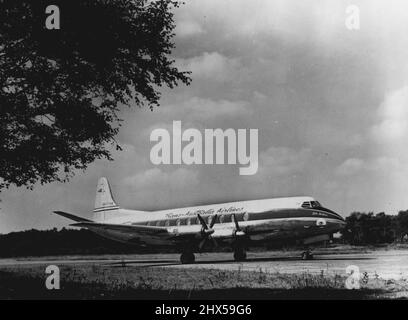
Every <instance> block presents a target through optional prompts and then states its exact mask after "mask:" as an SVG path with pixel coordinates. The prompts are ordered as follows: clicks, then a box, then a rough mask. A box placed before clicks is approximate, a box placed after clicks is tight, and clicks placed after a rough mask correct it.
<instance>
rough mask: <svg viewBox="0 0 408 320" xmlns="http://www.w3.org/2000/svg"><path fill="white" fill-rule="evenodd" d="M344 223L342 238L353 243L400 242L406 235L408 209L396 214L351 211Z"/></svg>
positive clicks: (407, 233) (407, 231)
mask: <svg viewBox="0 0 408 320" xmlns="http://www.w3.org/2000/svg"><path fill="white" fill-rule="evenodd" d="M346 223H347V225H346V227H345V229H344V230H343V231H342V238H343V240H345V242H347V243H350V244H354V245H365V244H381V243H391V242H396V241H397V242H402V241H403V240H404V237H406V236H407V235H408V211H400V212H399V213H398V215H386V214H384V213H383V212H381V213H378V214H376V215H374V213H372V212H369V213H362V212H353V213H352V214H350V215H349V216H348V217H346Z"/></svg>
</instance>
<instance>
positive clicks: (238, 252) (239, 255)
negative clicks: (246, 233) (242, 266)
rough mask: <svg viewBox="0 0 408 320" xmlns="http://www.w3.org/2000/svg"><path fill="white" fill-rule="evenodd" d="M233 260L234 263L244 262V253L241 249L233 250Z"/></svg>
mask: <svg viewBox="0 0 408 320" xmlns="http://www.w3.org/2000/svg"><path fill="white" fill-rule="evenodd" d="M234 259H235V261H244V260H246V252H245V249H244V248H243V247H236V248H234Z"/></svg>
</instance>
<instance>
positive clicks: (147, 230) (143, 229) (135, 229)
mask: <svg viewBox="0 0 408 320" xmlns="http://www.w3.org/2000/svg"><path fill="white" fill-rule="evenodd" d="M71 226H73V227H82V228H88V229H94V230H98V229H99V230H112V231H120V232H125V233H134V234H145V235H159V234H161V235H166V234H169V232H168V231H167V229H166V228H163V227H153V226H141V225H128V224H110V223H97V222H92V221H90V222H87V221H84V222H77V223H73V224H71Z"/></svg>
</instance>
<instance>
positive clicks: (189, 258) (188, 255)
mask: <svg viewBox="0 0 408 320" xmlns="http://www.w3.org/2000/svg"><path fill="white" fill-rule="evenodd" d="M194 261H195V256H194V253H193V252H183V253H182V254H181V256H180V262H181V263H182V264H188V263H194Z"/></svg>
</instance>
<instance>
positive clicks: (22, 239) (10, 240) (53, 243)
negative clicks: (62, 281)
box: [0, 210, 408, 258]
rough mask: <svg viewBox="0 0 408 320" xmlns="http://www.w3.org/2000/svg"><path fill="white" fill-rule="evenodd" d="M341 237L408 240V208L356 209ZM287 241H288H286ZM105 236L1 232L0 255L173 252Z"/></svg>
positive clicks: (361, 241) (358, 241)
mask: <svg viewBox="0 0 408 320" xmlns="http://www.w3.org/2000/svg"><path fill="white" fill-rule="evenodd" d="M346 223H347V225H346V227H345V229H344V230H343V231H342V232H341V238H340V239H338V241H340V242H342V243H347V244H352V245H376V244H386V243H393V242H408V210H407V211H400V212H399V213H398V215H386V214H384V213H378V214H374V213H372V212H369V213H363V212H353V213H352V214H351V215H350V216H348V217H347V218H346ZM284 245H287V243H285V244H284ZM171 251H173V250H172V249H169V248H166V249H163V248H146V247H140V246H135V245H128V244H124V243H120V242H116V241H113V240H109V239H105V238H102V237H100V236H98V235H96V234H94V233H92V232H91V231H89V230H85V229H81V230H74V229H65V228H63V229H61V230H59V231H58V230H57V229H52V230H43V231H39V230H28V231H21V232H11V233H9V234H5V235H0V257H2V258H5V257H18V256H49V255H75V254H129V253H148V252H171Z"/></svg>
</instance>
